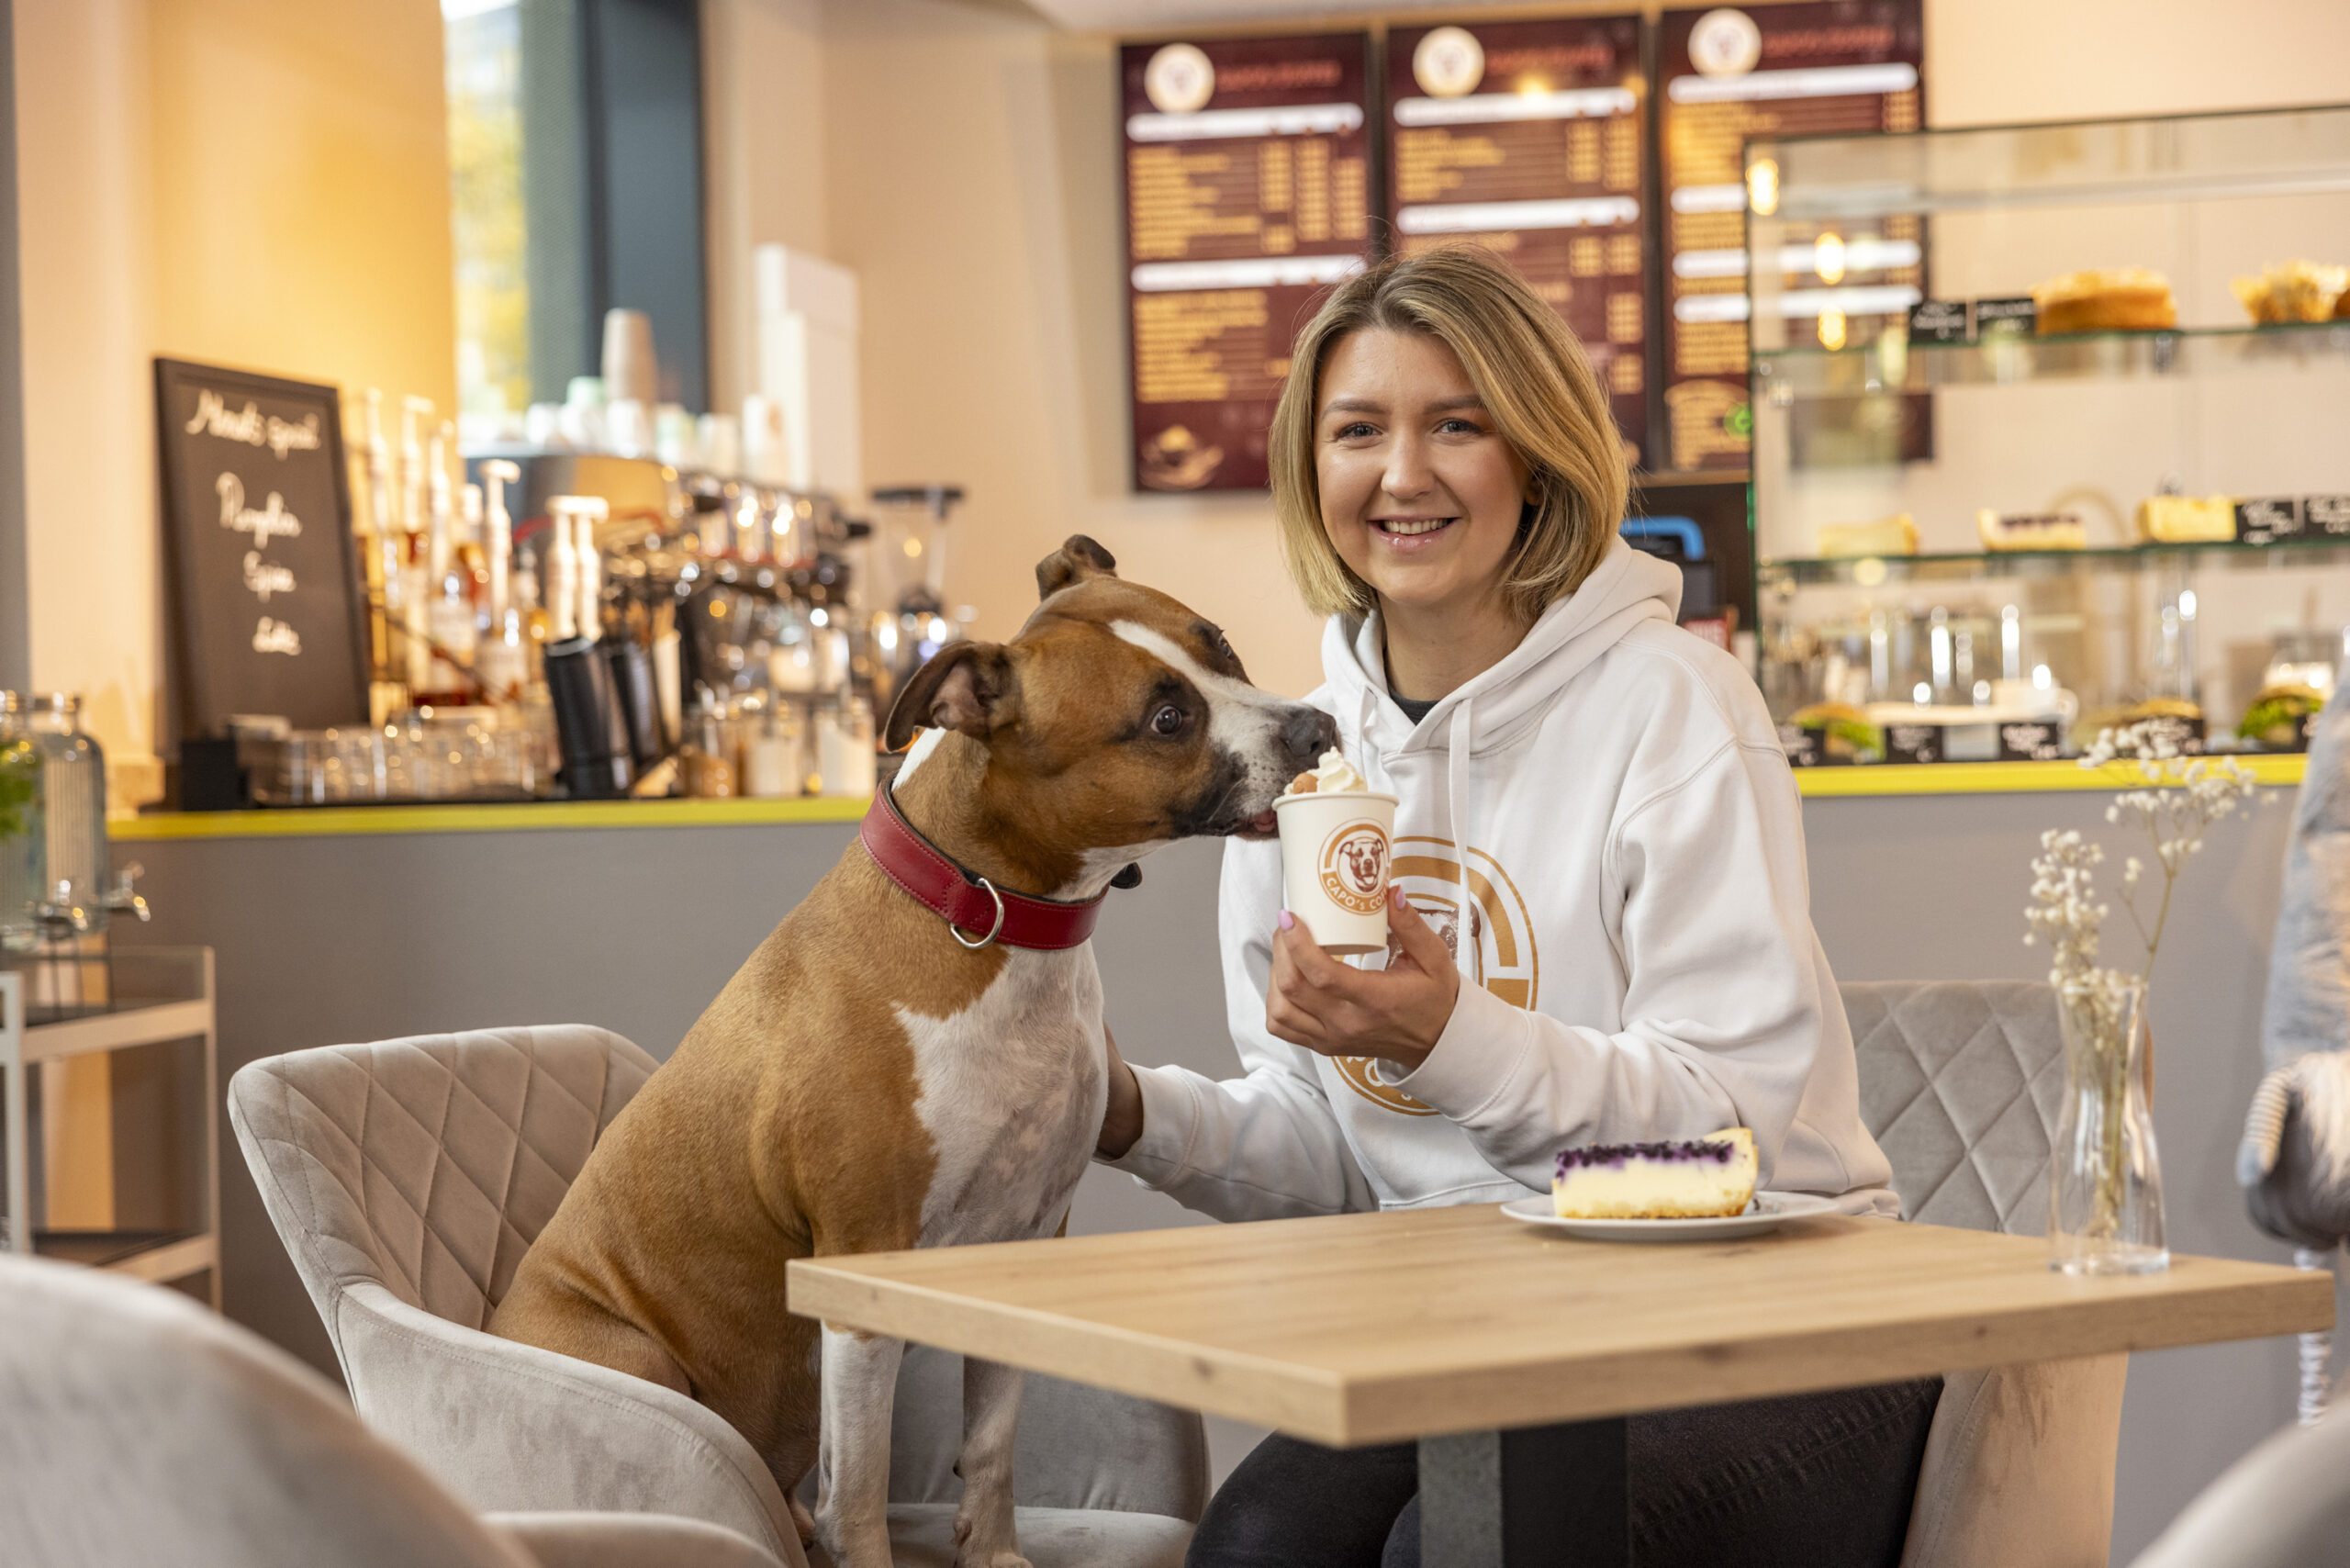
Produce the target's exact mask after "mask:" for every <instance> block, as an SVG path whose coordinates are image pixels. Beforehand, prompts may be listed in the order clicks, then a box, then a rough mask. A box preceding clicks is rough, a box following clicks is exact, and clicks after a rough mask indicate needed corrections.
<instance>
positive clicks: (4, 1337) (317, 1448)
mask: <svg viewBox="0 0 2350 1568" xmlns="http://www.w3.org/2000/svg"><path fill="white" fill-rule="evenodd" d="M0 1562H8V1563H20V1564H24V1565H26V1568H121V1565H122V1564H126V1563H147V1562H153V1563H171V1564H173V1565H174V1568H319V1565H320V1564H328V1563H331V1564H334V1565H335V1568H416V1565H417V1564H420V1563H431V1564H434V1565H435V1568H532V1564H536V1565H537V1568H778V1563H777V1560H776V1558H775V1556H774V1555H773V1554H772V1553H771V1552H768V1551H764V1550H762V1549H761V1548H760V1547H758V1546H757V1545H755V1544H754V1543H753V1542H752V1541H750V1540H746V1539H744V1537H743V1536H741V1535H738V1534H736V1533H734V1532H733V1531H732V1530H727V1529H720V1528H719V1527H717V1526H715V1525H711V1524H708V1523H705V1522H703V1521H701V1520H699V1519H687V1518H666V1517H663V1516H660V1515H655V1514H604V1515H588V1514H576V1513H565V1514H543V1515H523V1514H509V1515H493V1516H491V1517H490V1518H487V1519H482V1518H476V1517H475V1516H474V1515H473V1514H472V1513H471V1512H470V1511H469V1510H468V1509H466V1508H465V1507H464V1505H462V1504H460V1503H459V1502H458V1501H457V1499H455V1498H454V1497H452V1496H451V1495H449V1494H448V1493H447V1492H445V1491H443V1490H442V1488H441V1487H439V1486H438V1485H436V1484H433V1482H432V1480H431V1477H429V1476H427V1475H426V1474H425V1473H423V1472H422V1471H421V1470H420V1469H419V1468H418V1467H417V1465H416V1463H415V1462H413V1461H412V1460H410V1459H409V1458H408V1457H407V1456H406V1455H405V1454H402V1453H400V1452H399V1451H398V1450H396V1449H394V1448H392V1447H391V1446H390V1445H389V1444H387V1443H386V1442H384V1441H383V1440H382V1439H379V1438H377V1437H375V1436H374V1435H372V1434H370V1433H369V1432H368V1431H367V1430H366V1429H365V1428H364V1427H362V1426H361V1425H360V1423H359V1422H358V1421H357V1420H356V1419H355V1418H353V1416H352V1414H351V1408H350V1406H347V1405H345V1404H344V1403H343V1402H342V1398H341V1395H340V1394H338V1393H337V1392H336V1390H335V1388H334V1386H333V1385H332V1384H331V1383H328V1382H327V1380H326V1379H324V1378H322V1377H320V1376H319V1374H318V1373H317V1372H312V1371H311V1370H310V1369H309V1368H308V1367H306V1366H303V1365H302V1364H301V1363H299V1362H298V1361H295V1360H294V1359H293V1358H292V1357H290V1356H288V1355H286V1354H285V1352H284V1351H282V1350H277V1349H275V1348H274V1346H271V1345H269V1344H266V1343H264V1342H263V1340H262V1339H261V1338H258V1337H257V1336H255V1335H252V1334H250V1333H248V1332H246V1331H245V1330H244V1329H241V1328H239V1327H234V1326H233V1325H231V1324H229V1323H227V1322H225V1321H223V1320H222V1319H220V1318H219V1317H217V1316H214V1315H213V1314H211V1313H209V1312H207V1311H206V1310H204V1309H203V1308H202V1307H200V1306H198V1305H196V1303H195V1302H193V1301H191V1300H189V1299H188V1298H187V1297H185V1296H184V1295H181V1294H178V1293H176V1292H173V1291H168V1290H165V1289H163V1288H162V1287H160V1286H156V1285H142V1284H138V1283H134V1282H131V1281H129V1280H125V1279H122V1278H120V1277H118V1276H116V1275H110V1274H101V1273H96V1272H93V1271H89V1270H84V1269H74V1268H70V1267H68V1266H67V1265H65V1264H62V1263H52V1262H47V1261H44V1260H36V1259H25V1258H17V1257H13V1256H8V1255H6V1254H0Z"/></svg>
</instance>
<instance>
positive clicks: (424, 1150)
mask: <svg viewBox="0 0 2350 1568" xmlns="http://www.w3.org/2000/svg"><path fill="white" fill-rule="evenodd" d="M654 1067H655V1062H654V1060H653V1058H651V1057H649V1056H647V1055H646V1054H645V1053H644V1052H643V1050H640V1049H639V1048H638V1047H636V1046H634V1045H632V1044H631V1043H630V1042H629V1041H627V1040H624V1039H622V1038H621V1036H618V1035H615V1034H613V1033H612V1032H611V1031H610V1030H608V1029H598V1028H594V1027H591V1026H590V1025H585V1024H558V1025H546V1026H543V1027H538V1028H524V1029H479V1030H473V1031H470V1032H468V1033H465V1034H460V1035H425V1036H416V1037H413V1038H410V1039H405V1040H386V1041H382V1042H379V1043H377V1044H375V1045H365V1046H330V1047H325V1048H323V1049H319V1050H309V1051H296V1052H294V1053H293V1054H291V1055H288V1056H281V1057H272V1058H267V1059H266V1060H263V1061H257V1062H254V1063H252V1064H251V1065H250V1066H248V1067H246V1068H244V1069H243V1070H241V1071H240V1072H239V1073H238V1074H237V1075H236V1077H235V1079H234V1080H233V1081H231V1082H230V1083H229V1115H230V1119H231V1120H232V1122H234V1123H235V1124H236V1126H237V1133H238V1137H240V1138H241V1139H242V1140H244V1141H245V1143H246V1145H247V1148H248V1152H249V1154H250V1153H255V1152H257V1153H258V1154H259V1155H260V1156H261V1157H262V1158H263V1159H265V1160H266V1161H267V1163H268V1164H269V1166H270V1167H271V1169H272V1171H273V1173H274V1175H275V1176H276V1178H277V1181H276V1183H275V1184H276V1186H277V1188H278V1189H279V1192H280V1193H282V1194H284V1195H285V1197H286V1198H288V1199H290V1200H291V1201H292V1202H294V1203H297V1204H300V1205H302V1206H303V1207H304V1208H305V1209H306V1210H307V1212H306V1213H303V1214H300V1215H290V1216H289V1215H279V1214H277V1213H275V1212H274V1205H273V1211H272V1213H271V1215H270V1217H271V1218H272V1219H273V1220H275V1221H276V1222H277V1228H278V1233H279V1234H280V1235H281V1236H283V1237H284V1238H285V1243H286V1247H287V1249H288V1250H289V1251H290V1252H292V1254H293V1256H294V1263H295V1266H296V1267H297V1269H299V1270H300V1271H301V1273H302V1282H303V1283H304V1284H305V1285H307V1286H308V1288H309V1292H310V1296H311V1299H312V1300H313V1301H315V1302H316V1303H317V1304H318V1306H319V1316H322V1317H324V1318H325V1319H326V1325H327V1331H328V1332H329V1333H330V1334H332V1335H334V1336H335V1350H336V1353H337V1354H338V1355H340V1354H341V1352H342V1342H341V1331H340V1328H339V1326H338V1323H337V1315H336V1313H335V1311H334V1305H333V1300H332V1297H333V1295H334V1294H336V1291H337V1289H338V1287H344V1286H349V1285H352V1284H354V1283H357V1282H362V1281H372V1282H380V1283H381V1284H383V1285H384V1286H385V1287H386V1289H388V1290H389V1291H390V1292H391V1293H392V1294H394V1295H396V1296H397V1297H398V1298H399V1299H400V1300H401V1301H403V1302H406V1303H407V1304H408V1305H410V1306H415V1307H420V1308H422V1309H423V1310H424V1311H426V1312H429V1313H431V1315H432V1316H435V1317H438V1318H440V1319H441V1320H442V1321H443V1322H446V1323H454V1324H458V1325H460V1326H462V1327H467V1328H480V1327H484V1326H485V1325H486V1324H487V1323H488V1321H489V1315H490V1313H491V1311H492V1310H493V1309H495V1308H496V1306H497V1305H498V1302H499V1300H500V1299H501V1298H503V1297H504V1295H505V1294H506V1287H507V1286H508V1285H509V1284H510V1283H512V1282H513V1279H514V1271H515V1268H516V1267H517V1266H518V1265H519V1264H520V1262H521V1260H522V1254H523V1253H524V1252H525V1251H527V1250H529V1249H530V1245H531V1243H532V1242H533V1241H535V1240H537V1239H538V1235H539V1232H540V1230H541V1229H542V1228H543V1227H544V1226H545V1225H546V1223H547V1221H548V1220H549V1219H551V1218H553V1217H554V1211H555V1205H557V1204H560V1203H561V1202H562V1201H563V1195H564V1193H565V1192H567V1191H568V1190H569V1189H570V1186H571V1183H572V1182H573V1180H574V1179H575V1178H576V1177H577V1176H578V1174H579V1170H580V1167H582V1166H583V1165H585V1164H586V1163H587V1162H588V1151H589V1150H590V1149H592V1148H595V1147H596V1140H597V1138H599V1137H601V1136H602V1135H603V1131H604V1129H605V1128H606V1127H607V1126H610V1125H611V1121H612V1118H613V1117H614V1116H616V1115H618V1114H620V1111H621V1106H623V1105H625V1104H627V1103H628V1102H629V1099H630V1097H631V1096H632V1095H633V1094H635V1092H637V1091H638V1090H639V1089H641V1088H643V1086H644V1081H645V1080H646V1079H647V1078H649V1077H651V1076H652V1074H653V1070H654ZM269 1189H270V1183H267V1182H264V1183H263V1197H264V1198H272V1197H273V1194H272V1193H271V1192H270V1190H269ZM288 1218H292V1219H295V1220H296V1221H297V1223H295V1224H292V1225H289V1224H287V1223H286V1222H287V1220H288ZM345 1370H346V1372H347V1371H348V1370H349V1363H348V1361H347V1360H346V1361H345Z"/></svg>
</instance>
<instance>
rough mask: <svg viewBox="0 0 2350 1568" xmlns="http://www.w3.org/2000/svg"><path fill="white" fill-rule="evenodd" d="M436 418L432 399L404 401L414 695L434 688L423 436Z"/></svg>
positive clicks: (403, 568) (404, 568)
mask: <svg viewBox="0 0 2350 1568" xmlns="http://www.w3.org/2000/svg"><path fill="white" fill-rule="evenodd" d="M431 419H432V399H431V398H418V397H414V396H410V397H408V398H402V399H401V400H400V550H399V583H400V641H401V643H402V652H401V659H400V663H401V666H402V668H403V669H404V671H405V672H406V674H405V678H406V680H407V683H408V689H409V690H410V691H424V690H428V689H431V685H432V647H431V641H430V638H431V607H432V600H433V599H435V598H436V597H438V588H439V586H440V585H439V583H438V581H437V580H436V579H435V578H434V577H432V575H431V560H430V550H429V547H428V544H427V542H426V539H425V490H426V484H425V466H424V438H423V434H422V430H423V427H424V425H426V424H429V423H430V422H431Z"/></svg>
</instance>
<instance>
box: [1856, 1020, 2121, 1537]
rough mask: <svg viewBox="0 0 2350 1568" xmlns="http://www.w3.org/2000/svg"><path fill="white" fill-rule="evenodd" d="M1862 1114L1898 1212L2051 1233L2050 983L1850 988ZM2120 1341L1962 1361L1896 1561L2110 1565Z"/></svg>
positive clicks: (2061, 1071) (2060, 1043)
mask: <svg viewBox="0 0 2350 1568" xmlns="http://www.w3.org/2000/svg"><path fill="white" fill-rule="evenodd" d="M1842 990H1843V993H1844V1010H1845V1013H1846V1014H1848V1015H1849V1016H1850V1018H1851V1019H1852V1039H1853V1045H1854V1047H1855V1048H1856V1050H1857V1051H1858V1053H1859V1057H1860V1073H1861V1115H1862V1119H1863V1121H1865V1122H1866V1123H1867V1124H1868V1127H1869V1131H1870V1132H1871V1133H1873V1134H1874V1135H1875V1137H1876V1140H1877V1143H1878V1144H1879V1146H1880V1147H1882V1148H1884V1150H1885V1152H1886V1158H1887V1159H1890V1160H1891V1161H1892V1162H1893V1186H1894V1190H1895V1191H1896V1192H1897V1193H1900V1195H1901V1210H1902V1213H1903V1214H1904V1215H1907V1216H1908V1218H1910V1219H1913V1220H1919V1221H1921V1222H1923V1223H1926V1224H1929V1225H1955V1226H1968V1227H1970V1228H1973V1229H1977V1230H1999V1231H2005V1232H2008V1233H2009V1234H2010V1235H2016V1236H2039V1235H2043V1234H2045V1232H2046V1230H2047V1226H2048V1164H2049V1146H2050V1141H2051V1139H2052V1138H2053V1137H2054V1136H2055V1128H2056V1121H2057V1114H2058V1110H2059V1105H2058V1100H2059V1095H2060V1093H2061V1092H2062V1089H2063V1086H2064V1080H2065V1063H2064V1039H2063V1035H2062V1033H2061V1029H2060V1025H2059V1024H2058V1022H2057V1014H2056V993H2055V991H2054V990H2053V988H2052V987H2050V986H2047V985H2045V984H2038V983H2026V982H2020V981H1974V980H1954V981H1930V982H1925V981H1897V982H1890V983H1884V984H1852V985H1846V986H1844V987H1843V988H1842ZM2129 1365H2130V1361H2129V1358H2128V1357H2127V1356H2097V1357H2090V1358H2087V1359H2084V1360H2080V1361H2042V1362H2036V1363H2031V1364H2028V1365H2021V1366H2009V1367H1997V1368H1993V1369H1991V1370H1989V1371H1986V1372H1955V1373H1952V1374H1951V1375H1950V1376H1949V1377H1947V1378H1946V1379H1945V1380H1944V1382H1943V1385H1942V1399H1941V1402H1940V1403H1939V1404H1937V1405H1936V1406H1935V1407H1934V1419H1933V1426H1932V1428H1931V1429H1930V1432H1929V1434H1928V1436H1927V1439H1926V1455H1925V1462H1924V1465H1923V1467H1922V1469H1921V1471H1920V1473H1919V1477H1918V1492H1917V1496H1916V1499H1915V1501H1914V1502H1913V1503H1912V1505H1911V1507H1910V1513H1909V1535H1908V1542H1907V1544H1906V1545H1905V1546H1904V1548H1903V1551H1902V1555H1901V1568H2103V1565H2104V1563H2105V1561H2106V1553H2107V1550H2108V1547H2109V1542H2110V1538H2111V1535H2112V1530H2113V1463H2114V1456H2115V1452H2116V1450H2117V1449H2118V1448H2119V1446H2120V1443H2121V1390H2122V1383H2123V1380H2124V1378H2125V1377H2126V1375H2127V1373H2128V1371H2129Z"/></svg>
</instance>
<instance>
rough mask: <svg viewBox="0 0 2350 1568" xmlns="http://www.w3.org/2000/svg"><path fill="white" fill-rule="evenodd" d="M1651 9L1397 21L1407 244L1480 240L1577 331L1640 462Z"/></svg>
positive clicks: (1396, 157) (1397, 157)
mask: <svg viewBox="0 0 2350 1568" xmlns="http://www.w3.org/2000/svg"><path fill="white" fill-rule="evenodd" d="M1646 96H1647V94H1646V77H1645V76H1644V74H1643V73H1642V71H1641V68H1640V19H1639V17H1636V16H1634V17H1572V18H1561V19H1557V20H1549V21H1521V22H1478V23H1472V24H1469V25H1465V26H1459V27H1454V26H1445V27H1426V28H1396V29H1395V30H1394V31H1393V32H1391V33H1389V34H1388V36H1387V105H1388V108H1387V131H1388V139H1389V140H1388V158H1387V191H1388V196H1389V201H1390V206H1389V210H1390V211H1391V212H1393V214H1394V218H1395V243H1396V246H1397V247H1398V248H1399V249H1400V250H1402V251H1403V252H1404V253H1406V254H1410V253H1412V252H1418V251H1424V250H1427V249H1428V248H1430V247H1431V246H1435V245H1439V244H1443V243H1445V242H1447V241H1458V240H1474V241H1477V242H1479V243H1481V244H1483V245H1486V246H1489V247H1491V248H1492V249H1494V251H1497V252H1500V253H1501V254H1502V255H1504V256H1505V257H1507V258H1508V259H1509V261H1510V263H1512V264H1513V265H1515V266H1516V268H1517V270H1518V271H1519V272H1520V273H1522V274H1525V276H1526V279H1527V282H1529V283H1531V284H1532V285H1533V286H1534V289H1535V292H1536V293H1538V294H1539V295H1541V297H1543V298H1544V299H1547V300H1549V301H1550V305H1551V307H1552V308H1555V309H1556V310H1557V311H1558V312H1559V314H1560V315H1561V316H1562V317H1564V318H1565V319H1566V321H1567V325H1568V326H1570V327H1571V328H1572V329H1573V330H1574V333H1575V336H1576V337H1578V338H1580V339H1582V340H1583V348H1584V350H1585V352H1586V353H1589V354H1590V355H1591V361H1592V367H1593V368H1594V369H1595V370H1596V371H1597V372H1598V373H1599V378H1600V385H1601V386H1604V387H1606V389H1607V394H1608V401H1609V403H1610V405H1611V406H1612V407H1613V408H1614V409H1615V412H1616V423H1617V428H1618V429H1620V430H1621V431H1623V433H1624V438H1625V442H1626V444H1627V451H1626V456H1627V458H1628V460H1629V461H1631V462H1633V463H1634V464H1637V463H1638V462H1639V455H1640V447H1641V443H1642V442H1643V441H1644V440H1645V438H1646V434H1647V431H1648V396H1647V383H1646V371H1647V363H1648V356H1647V353H1646V343H1647V339H1648V323H1647V314H1648V299H1647V295H1648V274H1647V268H1646V265H1645V262H1646V257H1645V254H1644V252H1645V249H1646V247H1645V245H1644V242H1643V239H1642V235H1643V231H1644V225H1643V224H1642V223H1641V221H1640V195H1641V189H1640V182H1641V168H1640V164H1641V147H1642V143H1643V140H1644V136H1643V126H1642V119H1641V116H1642V112H1643V106H1644V102H1645V99H1646Z"/></svg>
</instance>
